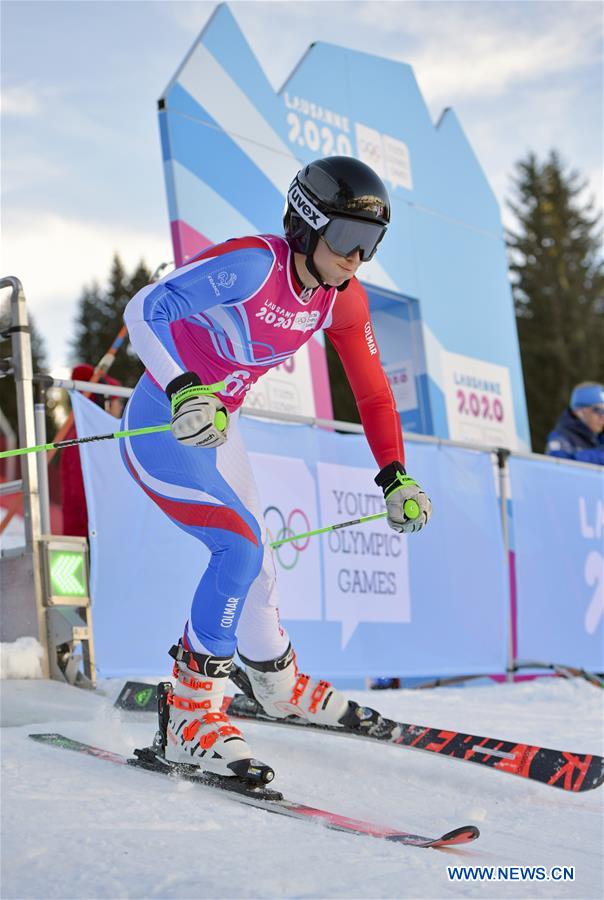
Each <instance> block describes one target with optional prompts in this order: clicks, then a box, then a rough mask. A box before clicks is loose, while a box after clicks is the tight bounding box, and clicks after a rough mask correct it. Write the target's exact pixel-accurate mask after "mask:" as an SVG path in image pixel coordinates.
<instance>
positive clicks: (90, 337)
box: [70, 254, 151, 386]
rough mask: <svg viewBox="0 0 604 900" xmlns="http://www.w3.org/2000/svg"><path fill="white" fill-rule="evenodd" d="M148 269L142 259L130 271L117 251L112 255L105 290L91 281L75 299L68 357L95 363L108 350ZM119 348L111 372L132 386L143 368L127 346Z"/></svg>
mask: <svg viewBox="0 0 604 900" xmlns="http://www.w3.org/2000/svg"><path fill="white" fill-rule="evenodd" d="M150 279H151V273H150V272H149V270H148V269H147V267H146V266H145V264H144V263H143V262H142V261H141V262H140V263H139V264H138V266H137V268H136V270H135V271H134V273H133V274H132V275H130V276H129V275H127V273H126V270H125V269H124V266H123V264H122V261H121V260H120V258H119V256H118V255H117V254H116V255H115V256H114V257H113V263H112V265H111V272H110V274H109V283H108V286H107V289H106V290H102V289H101V287H100V286H99V285H98V284H96V283H93V284H92V285H91V286H89V287H85V288H84V289H83V291H82V294H81V296H80V299H79V301H78V311H77V315H76V321H75V336H74V338H73V339H72V341H71V354H70V355H71V359H72V362H73V363H74V364H75V363H89V364H90V365H92V366H94V365H96V364H97V363H98V362H99V360H100V359H102V357H103V356H104V354H105V353H106V352H107V350H108V349H109V347H110V346H111V343H112V342H113V340H114V338H115V336H116V335H117V333H118V331H119V330H120V328H121V327H122V325H123V316H124V309H125V307H126V304H127V303H128V301H129V300H130V298H131V297H132V296H133V295H134V294H135V293H136V292H137V291H138V290H139V289H140V288H141V287H144V285H146V284H149V281H150ZM125 346H126V348H127V350H126V352H124V350H123V348H122V349H120V350H118V353H117V356H116V358H115V362H114V363H113V365H112V366H111V370H110V374H111V376H112V377H113V378H117V379H118V381H121V382H122V384H125V385H129V386H133V385H134V384H136V382H137V381H138V379H139V378H140V376H141V374H142V372H143V369H144V367H143V364H142V363H141V362H140V360H139V359H138V357H137V356H136V354H134V353H133V352H132V350H131V349H130V348H129V345H128V343H127V341H126V342H125Z"/></svg>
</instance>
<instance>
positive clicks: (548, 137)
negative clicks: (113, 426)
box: [0, 0, 603, 368]
mask: <svg viewBox="0 0 604 900" xmlns="http://www.w3.org/2000/svg"><path fill="white" fill-rule="evenodd" d="M215 6H216V4H215V3H211V2H205V0H204V2H188V0H187V2H181V0H173V2H163V0H157V2H151V0H91V2H82V0H75V2H54V0H48V2H38V0H32V2H29V0H3V2H2V4H1V7H0V15H1V25H2V56H1V64H0V66H1V69H0V71H1V76H2V82H1V88H2V143H1V165H2V195H3V199H2V272H3V274H11V275H17V276H18V277H19V278H20V279H21V280H22V282H23V285H24V288H25V292H26V296H27V298H28V302H29V308H30V310H31V312H32V313H33V314H34V316H35V320H36V324H37V325H38V328H39V329H40V331H41V332H42V334H43V335H44V337H45V338H46V344H47V349H48V357H49V360H50V363H51V365H52V366H53V367H55V368H56V367H59V366H61V365H62V364H64V363H65V362H66V361H67V345H66V341H67V338H68V337H69V336H70V335H71V333H72V327H73V318H74V314H75V309H76V301H77V298H78V296H79V294H80V292H81V289H82V286H83V285H84V284H86V283H90V282H91V281H92V280H93V279H94V278H96V279H98V280H100V281H101V282H103V281H104V280H105V279H106V276H107V273H108V271H109V266H110V262H111V257H112V254H113V253H114V252H115V251H118V252H119V253H120V255H121V256H122V257H123V259H124V261H125V262H126V265H127V266H128V267H129V268H133V267H134V266H135V265H136V263H137V262H138V260H139V259H140V258H141V257H142V258H144V259H145V261H146V262H147V264H148V265H149V266H150V267H151V268H153V267H155V266H156V265H157V264H159V263H160V262H161V261H163V260H167V259H171V258H172V255H171V248H170V240H169V228H168V215H167V208H166V200H165V192H164V184H163V170H162V162H161V153H160V146H159V138H158V128H157V116H156V101H157V98H158V97H159V96H160V94H161V93H162V91H163V89H164V88H165V87H166V85H167V83H168V82H169V80H170V78H171V77H172V75H173V74H174V72H175V70H176V68H177V67H178V65H179V64H180V62H181V60H182V58H183V57H184V55H185V54H186V52H187V51H188V49H189V48H190V46H191V44H192V43H193V41H194V40H195V38H196V37H197V35H198V33H199V31H200V30H201V29H202V27H203V26H204V24H205V23H206V21H207V20H208V18H209V16H210V14H211V12H212V11H213V9H214V8H215ZM230 8H231V10H232V11H233V13H234V15H235V17H236V18H237V20H238V22H239V25H240V27H241V29H242V31H243V33H244V34H245V36H246V38H247V40H248V42H249V43H250V45H251V47H252V49H253V50H254V52H255V54H256V56H257V57H258V58H259V60H260V62H261V64H262V65H263V67H264V69H265V72H266V74H267V77H268V79H269V81H270V82H271V83H272V84H273V86H274V87H275V88H276V89H278V88H280V87H281V85H282V84H283V82H284V81H285V80H286V78H287V76H288V75H289V73H290V72H291V70H292V69H293V68H294V66H295V65H296V63H297V62H298V60H299V59H300V57H301V56H302V55H303V53H304V52H305V50H306V49H307V47H308V45H309V44H310V43H312V41H315V40H321V41H326V42H330V43H335V44H340V45H343V46H347V47H351V48H353V49H358V50H365V51H367V52H369V53H375V54H377V55H381V56H386V57H389V58H392V59H397V60H400V61H402V62H406V63H409V64H411V65H412V66H413V68H414V71H415V76H416V78H417V81H418V83H419V86H420V88H421V90H422V92H423V94H424V97H425V99H426V102H427V104H428V107H429V109H430V112H431V114H432V117H433V120H434V121H435V122H436V121H437V120H438V118H439V116H440V113H441V112H442V110H443V108H444V107H447V106H451V107H453V108H454V109H455V111H456V113H457V115H458V117H459V119H460V121H461V123H462V126H463V128H464V130H465V132H466V134H467V136H468V138H469V140H470V142H471V144H472V146H473V148H474V150H475V152H476V155H477V157H478V159H479V161H480V163H481V165H482V167H483V169H484V171H485V172H486V174H487V177H488V179H489V181H490V183H491V185H492V187H493V189H494V191H495V193H496V195H497V197H498V198H499V200H500V203H501V202H503V199H504V197H505V196H506V195H509V176H510V174H511V171H512V167H513V163H514V162H515V161H516V160H517V159H518V158H520V157H521V156H523V155H524V154H525V153H526V152H527V150H529V149H530V150H534V151H535V152H536V153H537V154H538V155H540V156H544V155H545V154H546V153H548V152H549V150H550V149H551V148H552V147H555V148H557V149H558V150H559V151H560V152H561V153H562V155H563V158H564V159H566V160H567V161H568V162H569V163H570V164H572V165H573V166H574V167H575V168H578V169H579V170H580V171H581V173H582V174H583V175H584V176H586V177H587V178H588V179H589V181H590V187H591V191H592V192H593V193H594V194H595V196H596V201H597V204H598V206H599V207H600V208H601V207H602V161H603V148H602V134H603V121H602V108H603V87H602V33H603V28H602V25H603V7H602V5H601V4H600V3H599V2H593V3H592V2H587V0H578V2H575V0H573V2H554V0H551V2H533V0H525V2H499V0H488V2H486V0H476V2H457V0H447V2H427V0H424V2H414V0H409V2H394V0H393V2H383V0H372V2H360V0H359V2H349V0H340V2H313V0H296V2H294V0H292V2H280V0H275V2H256V0H243V2H241V0H240V2H235V3H231V4H230ZM118 327H119V323H116V331H117V329H118Z"/></svg>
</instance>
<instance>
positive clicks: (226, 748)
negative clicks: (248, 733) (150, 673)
mask: <svg viewBox="0 0 604 900" xmlns="http://www.w3.org/2000/svg"><path fill="white" fill-rule="evenodd" d="M169 652H170V656H172V657H173V659H174V660H175V662H174V670H173V674H174V677H175V678H176V679H177V682H176V685H175V686H174V687H172V685H171V684H170V683H169V682H164V683H163V684H160V685H159V688H158V712H159V731H158V734H157V736H156V739H155V743H154V748H153V749H154V750H155V752H156V754H157V755H159V756H162V757H163V758H164V760H165V761H166V762H167V763H170V764H172V765H173V766H175V767H176V768H177V769H179V770H183V769H185V768H186V770H191V769H192V768H193V767H198V769H199V770H201V771H203V772H204V773H210V774H213V775H216V776H221V777H223V778H228V779H230V778H237V779H239V780H241V781H243V782H245V783H249V784H267V783H268V782H269V781H272V779H273V778H274V774H275V773H274V772H273V770H272V769H271V768H270V766H267V765H266V764H265V763H261V762H259V761H258V760H255V759H252V752H251V750H250V747H249V746H248V744H247V742H246V740H245V738H244V737H243V735H242V733H241V731H240V730H239V728H237V727H236V726H235V725H232V724H231V722H230V720H229V717H228V716H227V715H226V714H225V713H223V712H222V703H223V699H224V691H225V687H226V685H227V681H228V678H229V673H230V670H231V665H232V659H231V657H217V656H206V655H204V654H201V653H195V652H193V651H192V650H185V648H184V647H183V646H182V643H179V644H178V646H174V647H172V648H171V649H170V651H169Z"/></svg>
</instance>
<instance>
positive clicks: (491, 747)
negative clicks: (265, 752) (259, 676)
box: [114, 669, 604, 792]
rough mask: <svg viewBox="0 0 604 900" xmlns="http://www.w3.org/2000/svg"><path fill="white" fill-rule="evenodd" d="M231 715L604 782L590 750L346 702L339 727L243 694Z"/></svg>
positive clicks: (573, 788) (129, 688) (133, 700)
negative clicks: (280, 715) (471, 730)
mask: <svg viewBox="0 0 604 900" xmlns="http://www.w3.org/2000/svg"><path fill="white" fill-rule="evenodd" d="M231 679H232V680H233V681H234V682H235V684H237V686H238V687H240V688H241V689H242V690H246V687H247V685H246V680H247V676H246V675H245V673H244V672H243V671H242V670H241V669H237V670H236V671H235V672H233V674H232V675H231ZM114 705H115V706H116V707H118V708H121V709H126V710H147V711H153V712H155V710H156V708H157V689H156V688H155V686H154V685H149V684H142V683H139V682H133V681H129V682H126V684H125V685H124V687H123V688H122V691H121V693H120V695H119V697H118V698H117V700H116V701H115V704H114ZM223 711H224V712H228V714H229V715H230V716H233V718H239V719H250V720H253V721H255V722H267V723H270V724H272V725H280V726H287V727H295V728H305V729H307V730H310V731H322V732H325V733H329V734H337V735H345V736H348V737H353V738H357V739H362V740H372V741H376V740H377V741H380V742H381V743H385V744H394V745H395V746H400V747H408V748H410V749H412V750H423V751H426V752H429V753H438V754H440V755H441V756H446V757H449V758H453V759H459V760H463V761H465V762H472V763H476V764H478V765H482V766H486V767H487V768H491V769H494V770H496V771H498V772H507V773H508V774H510V775H517V776H520V777H522V778H527V779H529V780H530V781H538V782H541V783H542V784H545V785H549V786H550V787H556V788H559V789H561V790H564V791H570V792H583V791H590V790H594V789H595V788H597V787H599V786H600V785H601V784H602V783H603V782H604V758H603V757H601V756H597V755H595V754H584V753H572V752H569V751H565V750H553V749H550V748H548V747H539V746H534V745H531V744H521V743H517V742H515V741H507V740H501V739H499V738H492V737H483V736H482V735H476V734H465V733H463V732H460V731H448V730H444V729H441V728H434V727H431V726H426V725H411V724H407V723H406V722H395V721H393V720H392V719H386V718H384V717H383V716H381V715H380V714H379V713H378V712H377V711H376V710H374V709H370V708H369V707H365V706H359V705H358V704H357V703H354V702H352V701H351V702H350V709H349V712H348V714H347V724H346V725H342V726H331V725H315V724H313V723H312V722H307V721H305V720H303V719H300V718H298V717H296V716H288V717H287V718H286V719H275V718H273V717H272V716H269V715H267V714H266V713H265V712H264V710H263V709H262V707H261V706H260V705H259V704H258V703H257V702H256V701H255V700H253V699H252V698H251V697H249V696H247V694H245V693H244V694H235V696H234V697H226V698H225V702H224V707H223Z"/></svg>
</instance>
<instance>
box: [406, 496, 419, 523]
mask: <svg viewBox="0 0 604 900" xmlns="http://www.w3.org/2000/svg"><path fill="white" fill-rule="evenodd" d="M403 512H404V513H405V515H406V516H407V518H408V519H417V518H418V516H419V514H420V512H421V510H420V508H419V505H418V503H417V501H416V500H405V502H404V504H403Z"/></svg>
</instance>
